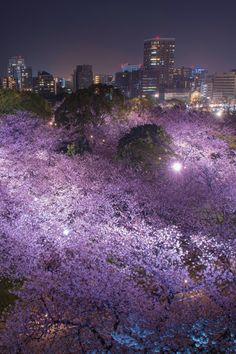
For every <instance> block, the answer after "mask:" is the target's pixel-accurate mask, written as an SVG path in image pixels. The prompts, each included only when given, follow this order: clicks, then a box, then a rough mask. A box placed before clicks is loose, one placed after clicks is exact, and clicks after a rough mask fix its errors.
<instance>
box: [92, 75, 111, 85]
mask: <svg viewBox="0 0 236 354" xmlns="http://www.w3.org/2000/svg"><path fill="white" fill-rule="evenodd" d="M112 81H113V75H109V74H96V75H95V76H94V83H95V84H96V85H97V84H104V85H111V84H112Z"/></svg>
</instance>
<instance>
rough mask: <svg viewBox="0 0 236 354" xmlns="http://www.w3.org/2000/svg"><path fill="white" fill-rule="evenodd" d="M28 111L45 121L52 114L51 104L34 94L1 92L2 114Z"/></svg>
mask: <svg viewBox="0 0 236 354" xmlns="http://www.w3.org/2000/svg"><path fill="white" fill-rule="evenodd" d="M17 111H27V112H30V113H33V114H36V115H37V116H40V117H43V118H45V119H47V118H49V117H50V116H51V114H52V112H51V107H50V104H49V103H48V102H47V101H46V100H45V99H44V98H43V97H40V96H39V95H37V94H35V93H32V92H25V91H23V92H20V91H16V90H0V114H9V113H15V112H17Z"/></svg>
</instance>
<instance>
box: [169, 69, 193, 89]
mask: <svg viewBox="0 0 236 354" xmlns="http://www.w3.org/2000/svg"><path fill="white" fill-rule="evenodd" d="M193 80H194V78H193V75H192V68H188V67H185V66H181V67H179V68H174V70H173V89H185V90H190V89H191V88H192V84H193Z"/></svg>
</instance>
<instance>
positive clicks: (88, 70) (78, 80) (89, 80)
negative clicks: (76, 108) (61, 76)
mask: <svg viewBox="0 0 236 354" xmlns="http://www.w3.org/2000/svg"><path fill="white" fill-rule="evenodd" d="M73 84H74V91H77V90H81V89H85V88H88V87H89V86H91V85H92V84H93V69H92V65H77V66H76V69H75V71H74V74H73Z"/></svg>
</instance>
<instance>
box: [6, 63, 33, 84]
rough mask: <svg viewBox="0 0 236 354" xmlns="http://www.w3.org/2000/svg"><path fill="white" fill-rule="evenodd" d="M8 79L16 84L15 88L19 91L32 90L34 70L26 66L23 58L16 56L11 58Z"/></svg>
mask: <svg viewBox="0 0 236 354" xmlns="http://www.w3.org/2000/svg"><path fill="white" fill-rule="evenodd" d="M8 78H9V82H15V83H16V84H15V86H14V88H16V89H17V90H27V91H28V90H32V83H33V82H32V68H31V67H27V66H26V65H25V60H24V58H23V57H21V56H15V57H11V58H9V61H8ZM10 86H11V85H9V88H10Z"/></svg>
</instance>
